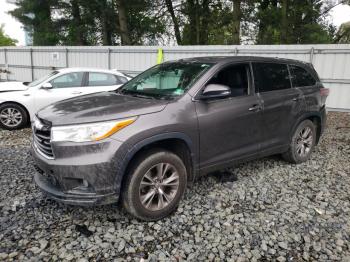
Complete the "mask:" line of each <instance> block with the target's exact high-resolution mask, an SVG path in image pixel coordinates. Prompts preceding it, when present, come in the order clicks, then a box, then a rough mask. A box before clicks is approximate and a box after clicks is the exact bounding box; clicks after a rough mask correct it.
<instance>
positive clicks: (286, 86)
mask: <svg viewBox="0 0 350 262" xmlns="http://www.w3.org/2000/svg"><path fill="white" fill-rule="evenodd" d="M253 71H254V84H255V90H256V92H257V94H258V95H259V96H260V98H261V100H262V105H263V114H262V123H263V124H262V126H261V128H262V131H263V142H262V143H261V151H262V152H264V151H265V150H266V151H268V150H273V149H275V148H278V147H283V146H286V145H287V144H288V143H289V134H290V130H291V128H292V127H293V125H294V123H295V121H296V119H297V118H298V117H299V115H300V114H301V110H302V107H303V103H304V102H303V95H302V92H301V91H300V90H298V89H295V88H292V86H291V79H290V74H289V70H288V65H287V64H283V63H260V62H254V63H253Z"/></svg>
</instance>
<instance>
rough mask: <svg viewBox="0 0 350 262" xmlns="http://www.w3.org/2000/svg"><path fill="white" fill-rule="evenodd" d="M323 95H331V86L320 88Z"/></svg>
mask: <svg viewBox="0 0 350 262" xmlns="http://www.w3.org/2000/svg"><path fill="white" fill-rule="evenodd" d="M320 94H321V96H325V97H326V96H328V95H329V88H321V89H320Z"/></svg>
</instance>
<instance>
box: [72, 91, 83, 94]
mask: <svg viewBox="0 0 350 262" xmlns="http://www.w3.org/2000/svg"><path fill="white" fill-rule="evenodd" d="M81 93H83V92H80V91H73V92H72V94H73V95H79V94H81Z"/></svg>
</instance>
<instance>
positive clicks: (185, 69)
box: [118, 62, 212, 98]
mask: <svg viewBox="0 0 350 262" xmlns="http://www.w3.org/2000/svg"><path fill="white" fill-rule="evenodd" d="M211 66H212V64H208V63H197V62H195V63H194V62H173V63H164V64H160V65H157V66H154V67H152V68H150V69H149V70H147V71H145V72H143V73H141V74H140V75H138V76H136V77H134V78H133V79H131V80H130V81H129V82H127V83H126V84H125V85H124V86H123V87H122V88H121V89H119V90H118V92H120V93H122V94H130V95H135V96H143V97H151V98H173V97H177V96H180V95H182V94H184V93H185V92H186V91H187V89H188V88H189V87H191V85H192V84H193V83H194V82H195V81H196V80H197V79H198V78H199V77H200V76H201V75H202V74H203V73H204V72H206V71H207V70H208V69H209V68H210V67H211Z"/></svg>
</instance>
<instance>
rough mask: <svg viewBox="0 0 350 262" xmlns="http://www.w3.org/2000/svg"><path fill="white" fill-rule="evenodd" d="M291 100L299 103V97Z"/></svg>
mask: <svg viewBox="0 0 350 262" xmlns="http://www.w3.org/2000/svg"><path fill="white" fill-rule="evenodd" d="M292 100H293V101H294V102H296V101H299V100H300V97H294V98H293V99H292Z"/></svg>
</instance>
